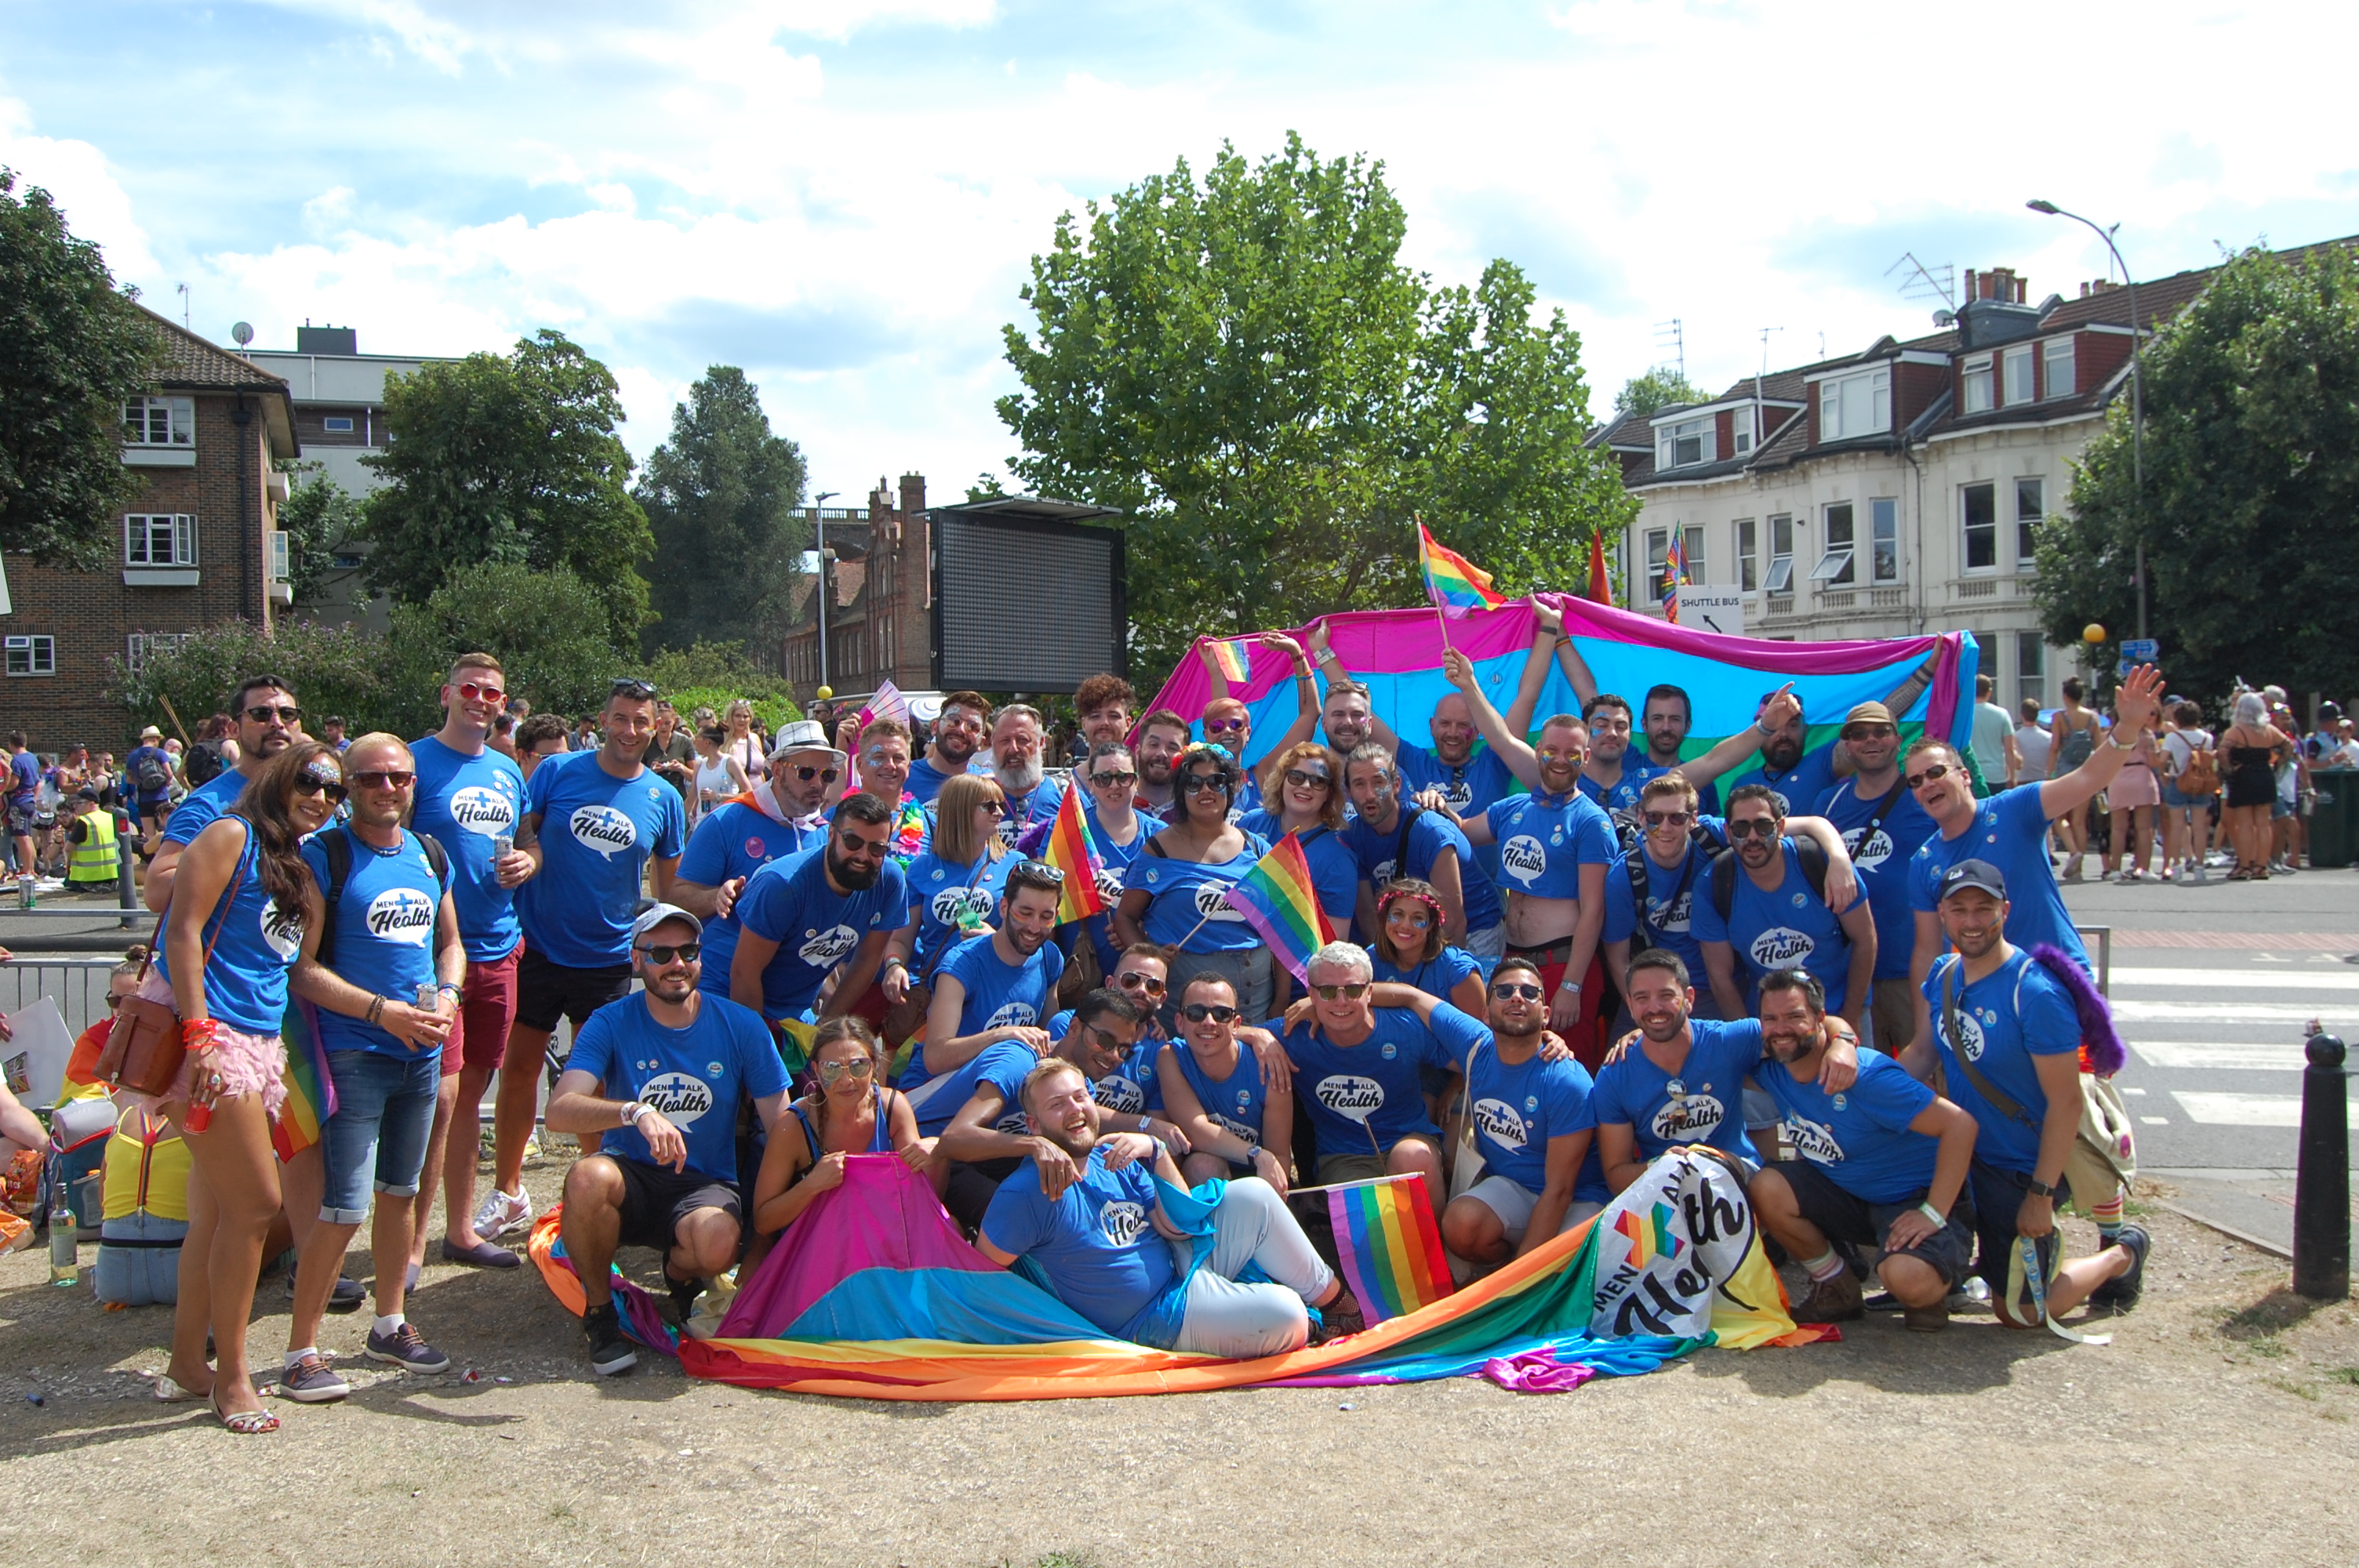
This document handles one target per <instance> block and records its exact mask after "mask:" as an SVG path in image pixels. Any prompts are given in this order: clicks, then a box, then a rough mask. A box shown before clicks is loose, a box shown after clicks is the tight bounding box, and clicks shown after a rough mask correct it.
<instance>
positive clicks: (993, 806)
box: [975, 800, 1007, 816]
mask: <svg viewBox="0 0 2359 1568" xmlns="http://www.w3.org/2000/svg"><path fill="white" fill-rule="evenodd" d="M975 809H976V810H977V811H985V812H989V813H990V814H991V815H992V816H1006V815H1007V803H1006V801H1004V800H986V801H982V802H980V803H978V804H977V805H976V806H975Z"/></svg>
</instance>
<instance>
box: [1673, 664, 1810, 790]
mask: <svg viewBox="0 0 2359 1568" xmlns="http://www.w3.org/2000/svg"><path fill="white" fill-rule="evenodd" d="M1800 711H1801V705H1800V704H1799V703H1798V702H1796V701H1795V700H1794V683H1793V682H1792V681H1788V682H1787V683H1786V684H1785V685H1784V686H1781V687H1778V688H1777V690H1776V691H1775V692H1774V693H1772V694H1771V695H1770V697H1769V700H1768V701H1767V703H1766V704H1764V705H1763V706H1762V708H1761V713H1760V717H1758V718H1756V719H1754V721H1753V722H1752V723H1750V724H1748V725H1746V726H1745V728H1744V729H1742V730H1738V731H1737V732H1736V733H1735V734H1734V735H1731V736H1730V737H1729V738H1728V739H1727V740H1725V741H1722V742H1721V743H1720V744H1719V745H1717V746H1714V747H1713V748H1712V750H1711V751H1709V752H1705V753H1704V754H1703V755H1702V756H1701V757H1698V758H1696V759H1695V760H1693V761H1692V762H1681V763H1680V773H1684V774H1685V775H1687V781H1688V783H1690V784H1693V785H1695V786H1696V787H1697V788H1698V789H1701V788H1702V787H1703V786H1704V785H1706V784H1710V783H1711V782H1712V780H1714V779H1716V778H1718V777H1720V775H1721V774H1723V773H1727V772H1729V771H1730V770H1731V769H1733V768H1735V767H1737V766H1738V765H1740V764H1741V763H1743V762H1745V761H1746V760H1747V759H1749V758H1750V757H1751V756H1752V755H1753V753H1754V752H1758V751H1759V750H1761V742H1762V741H1767V739H1769V737H1770V736H1772V735H1775V734H1776V733H1777V731H1778V730H1782V729H1784V728H1785V727H1786V721H1787V720H1788V719H1791V718H1793V717H1794V715H1795V714H1797V713H1799V712H1800Z"/></svg>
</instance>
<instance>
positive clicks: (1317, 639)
mask: <svg viewBox="0 0 2359 1568" xmlns="http://www.w3.org/2000/svg"><path fill="white" fill-rule="evenodd" d="M1310 656H1311V658H1312V659H1314V660H1316V661H1317V662H1318V665H1319V667H1320V668H1321V670H1324V671H1325V672H1326V674H1327V683H1328V685H1330V686H1332V685H1334V684H1335V683H1336V682H1337V681H1347V680H1350V679H1352V672H1351V671H1350V670H1347V669H1345V668H1344V667H1343V660H1341V659H1339V658H1337V657H1336V656H1335V650H1334V649H1333V648H1332V646H1330V645H1329V644H1328V642H1327V622H1325V621H1323V620H1322V621H1320V622H1316V623H1314V624H1313V625H1312V626H1311V628H1310ZM1368 738H1369V739H1370V740H1372V741H1375V743H1376V744H1377V745H1379V746H1382V747H1383V748H1384V749H1385V750H1386V751H1387V752H1398V751H1399V750H1400V737H1399V736H1398V735H1397V734H1396V733H1394V731H1393V727H1392V726H1391V725H1389V724H1387V723H1386V722H1385V716H1384V715H1383V714H1381V713H1378V712H1377V711H1376V705H1375V703H1374V702H1371V703H1369V704H1368Z"/></svg>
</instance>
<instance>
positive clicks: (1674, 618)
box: [1662, 528, 1688, 626]
mask: <svg viewBox="0 0 2359 1568" xmlns="http://www.w3.org/2000/svg"><path fill="white" fill-rule="evenodd" d="M1684 533H1685V530H1683V529H1679V528H1674V529H1672V530H1671V542H1670V545H1669V547H1668V548H1666V549H1665V550H1664V552H1663V593H1662V600H1663V619H1664V620H1666V621H1668V622H1670V623H1671V624H1672V625H1674V626H1676V625H1678V624H1679V623H1680V589H1681V588H1683V587H1685V586H1686V584H1687V580H1688V549H1687V546H1686V545H1685V544H1684V543H1682V542H1681V541H1682V535H1684Z"/></svg>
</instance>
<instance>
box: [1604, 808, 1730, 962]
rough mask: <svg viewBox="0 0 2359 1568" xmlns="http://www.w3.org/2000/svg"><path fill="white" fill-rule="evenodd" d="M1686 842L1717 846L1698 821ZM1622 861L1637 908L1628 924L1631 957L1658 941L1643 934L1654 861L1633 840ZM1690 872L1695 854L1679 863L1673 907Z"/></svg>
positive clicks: (1693, 868)
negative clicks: (1634, 918) (1633, 918)
mask: <svg viewBox="0 0 2359 1568" xmlns="http://www.w3.org/2000/svg"><path fill="white" fill-rule="evenodd" d="M1688 842H1689V843H1690V845H1694V846H1697V847H1699V848H1701V849H1708V850H1716V849H1718V846H1717V845H1716V844H1715V843H1714V842H1713V841H1712V835H1711V834H1709V833H1707V832H1705V831H1704V829H1703V825H1702V824H1701V823H1697V824H1696V825H1694V826H1693V827H1690V828H1689V829H1688ZM1622 864H1623V867H1624V869H1625V871H1628V872H1629V875H1630V896H1631V899H1632V900H1633V902H1634V903H1636V909H1637V919H1636V920H1635V921H1633V922H1632V923H1631V926H1630V956H1631V957H1634V958H1635V957H1637V956H1638V955H1639V954H1641V953H1643V952H1645V951H1646V950H1647V948H1649V947H1653V946H1657V945H1658V944H1657V943H1656V941H1655V939H1654V938H1653V937H1652V936H1649V935H1647V901H1648V899H1650V898H1651V897H1652V896H1653V895H1654V888H1653V885H1652V883H1651V881H1650V879H1651V877H1652V876H1653V873H1654V869H1655V863H1654V862H1653V861H1652V860H1648V859H1647V847H1646V845H1644V844H1633V845H1631V846H1629V847H1628V848H1627V849H1624V850H1623V852H1622ZM1694 875H1695V858H1694V856H1693V855H1692V854H1690V856H1689V858H1688V859H1687V860H1686V861H1685V862H1684V863H1683V864H1682V866H1681V867H1680V885H1679V887H1678V888H1677V889H1675V890H1674V891H1673V892H1672V893H1671V904H1672V906H1673V907H1677V905H1678V903H1679V901H1680V893H1681V892H1686V891H1687V885H1688V880H1689V879H1690V878H1692V877H1693V876H1694Z"/></svg>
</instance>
